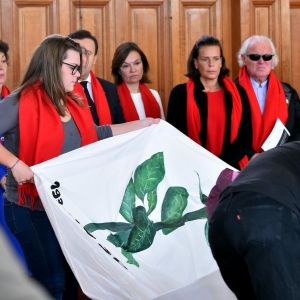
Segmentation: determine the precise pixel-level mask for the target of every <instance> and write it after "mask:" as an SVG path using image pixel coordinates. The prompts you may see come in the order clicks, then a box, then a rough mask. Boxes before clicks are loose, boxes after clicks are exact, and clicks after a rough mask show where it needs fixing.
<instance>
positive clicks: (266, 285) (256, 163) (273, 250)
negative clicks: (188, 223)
mask: <svg viewBox="0 0 300 300" xmlns="http://www.w3.org/2000/svg"><path fill="white" fill-rule="evenodd" d="M224 175H226V174H224ZM226 176H227V175H226ZM225 179H226V178H225ZM299 181H300V142H291V143H286V144H283V145H281V146H278V147H276V148H274V149H271V150H269V151H266V152H264V153H262V154H260V155H258V156H257V157H256V158H254V159H253V160H251V161H250V162H249V164H248V165H247V166H246V167H245V168H244V169H243V170H242V171H241V173H240V174H239V175H238V176H237V178H236V179H235V180H234V181H233V183H231V184H230V185H229V186H228V187H227V188H226V189H225V190H224V191H223V193H222V194H221V197H220V199H219V203H218V204H217V206H216V209H215V211H214V213H213V214H212V217H211V219H210V222H209V244H210V247H211V250H212V253H213V256H214V258H215V259H216V261H217V263H218V266H219V268H220V271H221V274H222V276H223V278H224V280H225V282H226V284H227V285H228V286H229V288H230V289H231V290H232V291H233V292H234V293H235V295H236V296H237V298H238V299H243V300H245V299H249V300H250V299H251V300H252V299H258V300H282V299H286V300H287V299H288V300H298V299H300V185H299Z"/></svg>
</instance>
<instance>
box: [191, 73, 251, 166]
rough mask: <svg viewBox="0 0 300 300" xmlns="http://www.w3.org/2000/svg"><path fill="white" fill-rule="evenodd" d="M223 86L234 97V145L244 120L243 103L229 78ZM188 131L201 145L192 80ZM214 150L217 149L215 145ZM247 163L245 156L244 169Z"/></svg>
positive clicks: (231, 138)
mask: <svg viewBox="0 0 300 300" xmlns="http://www.w3.org/2000/svg"><path fill="white" fill-rule="evenodd" d="M223 84H224V87H225V90H227V91H229V92H230V93H231V97H232V111H231V130H230V142H231V143H233V142H234V140H235V139H236V138H237V135H238V131H239V128H240V123H241V119H242V109H243V108H242V101H241V98H240V95H239V92H238V90H237V88H236V86H235V84H234V82H233V81H232V80H230V79H229V78H228V77H225V78H224V79H223ZM187 130H188V136H189V137H190V138H191V139H192V140H194V141H195V142H196V143H198V144H199V145H201V141H200V138H199V134H200V131H201V117H200V112H199V109H198V106H197V104H196V101H195V98H194V81H193V80H192V79H189V80H188V82H187ZM222 138H224V137H222ZM213 148H216V147H215V146H214V145H213ZM214 154H215V153H214ZM247 162H248V159H247V158H246V156H245V157H244V158H242V159H241V160H240V162H239V165H240V167H241V168H243V167H244V166H245V165H246V164H247Z"/></svg>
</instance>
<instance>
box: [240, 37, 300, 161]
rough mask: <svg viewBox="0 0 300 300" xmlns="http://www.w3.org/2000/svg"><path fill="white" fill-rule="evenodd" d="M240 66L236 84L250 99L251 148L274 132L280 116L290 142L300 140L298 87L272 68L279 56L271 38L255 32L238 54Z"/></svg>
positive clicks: (256, 146) (254, 147) (257, 145)
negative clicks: (284, 79) (281, 78)
mask: <svg viewBox="0 0 300 300" xmlns="http://www.w3.org/2000/svg"><path fill="white" fill-rule="evenodd" d="M238 62H239V65H240V67H241V69H240V72H239V75H238V78H237V80H236V83H237V85H240V86H242V87H243V88H244V89H245V91H246V93H247V95H248V99H249V102H250V107H251V116H252V131H253V134H252V148H253V153H251V154H250V156H251V155H253V154H254V153H259V152H261V151H262V149H261V146H262V144H263V143H264V141H265V140H266V138H267V137H268V136H269V134H270V132H271V131H272V129H273V127H274V125H275V122H276V120H277V119H280V120H281V121H282V123H283V124H284V125H285V126H286V127H287V129H288V130H289V132H290V134H291V135H290V137H289V139H288V141H294V140H300V102H299V97H298V94H297V92H296V90H295V89H293V88H292V87H291V86H290V85H289V84H287V83H282V82H280V81H279V80H278V78H277V77H276V75H275V73H274V72H273V69H274V68H275V67H276V66H277V65H278V62H279V59H278V56H277V53H276V49H275V46H274V44H273V42H272V40H271V39H270V38H268V37H267V36H263V35H253V36H250V37H249V38H247V39H246V40H245V41H244V42H243V44H242V46H241V48H240V50H239V53H238Z"/></svg>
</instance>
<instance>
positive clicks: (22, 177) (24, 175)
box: [11, 160, 34, 185]
mask: <svg viewBox="0 0 300 300" xmlns="http://www.w3.org/2000/svg"><path fill="white" fill-rule="evenodd" d="M11 171H12V174H13V176H14V178H15V180H16V181H17V183H18V184H19V185H22V184H23V183H26V182H32V183H33V182H34V180H33V176H34V174H33V172H32V170H31V169H30V168H29V166H28V165H26V164H25V163H24V162H23V161H21V160H20V161H19V162H18V163H17V164H16V165H15V167H14V168H13V169H12V170H11Z"/></svg>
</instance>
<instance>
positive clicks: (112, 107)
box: [69, 30, 125, 125]
mask: <svg viewBox="0 0 300 300" xmlns="http://www.w3.org/2000/svg"><path fill="white" fill-rule="evenodd" d="M69 37H70V38H71V39H73V40H74V41H75V42H77V43H78V44H80V46H81V48H82V68H81V72H80V80H79V81H80V83H81V85H82V87H83V89H84V93H85V95H86V98H87V100H88V103H89V106H90V110H91V113H92V116H93V119H94V123H95V124H96V125H105V124H120V123H124V122H125V120H124V117H123V112H122V108H121V106H120V100H119V96H118V93H117V90H116V87H115V85H114V84H113V83H111V82H109V81H107V80H104V79H102V78H99V77H96V76H95V74H94V72H93V71H92V68H93V66H94V65H95V64H96V61H97V53H98V41H97V39H96V37H94V36H93V35H92V34H91V33H90V32H89V31H87V30H78V31H75V32H72V33H71V34H69Z"/></svg>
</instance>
